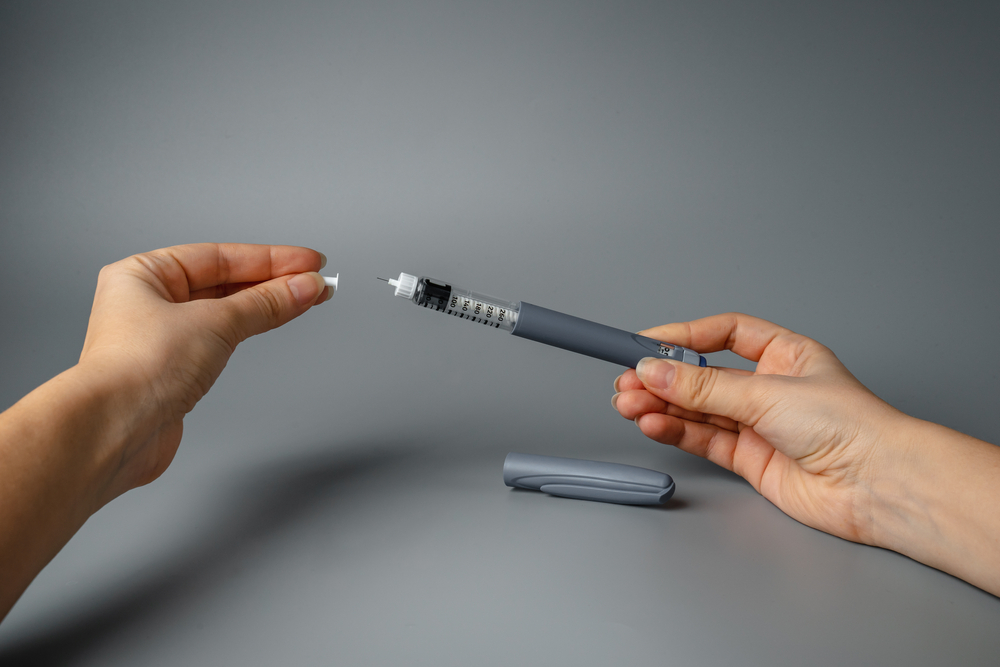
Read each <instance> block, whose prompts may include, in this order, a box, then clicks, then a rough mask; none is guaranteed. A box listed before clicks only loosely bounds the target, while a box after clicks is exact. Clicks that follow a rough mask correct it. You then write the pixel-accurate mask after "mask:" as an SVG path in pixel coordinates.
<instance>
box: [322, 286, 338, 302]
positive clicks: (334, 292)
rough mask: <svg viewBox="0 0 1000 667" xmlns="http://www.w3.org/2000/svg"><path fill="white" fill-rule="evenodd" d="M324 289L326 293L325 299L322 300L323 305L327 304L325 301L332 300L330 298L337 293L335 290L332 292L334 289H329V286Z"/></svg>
mask: <svg viewBox="0 0 1000 667" xmlns="http://www.w3.org/2000/svg"><path fill="white" fill-rule="evenodd" d="M326 289H327V293H326V298H325V299H323V302H324V303H325V302H327V301H329V300H330V299H332V298H333V295H334V294H336V293H337V292H336V290H334V289H333V288H332V287H330V286H329V285H327V288H326Z"/></svg>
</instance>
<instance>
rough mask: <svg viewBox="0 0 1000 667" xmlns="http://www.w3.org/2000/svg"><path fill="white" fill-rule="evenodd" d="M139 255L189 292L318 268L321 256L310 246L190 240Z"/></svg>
mask: <svg viewBox="0 0 1000 667" xmlns="http://www.w3.org/2000/svg"><path fill="white" fill-rule="evenodd" d="M138 257H139V258H145V259H147V260H151V263H152V265H153V266H149V264H147V266H149V268H151V269H153V270H154V271H156V272H157V273H159V274H160V277H161V279H163V281H164V282H165V283H166V284H167V285H168V287H173V286H174V284H176V281H178V280H179V279H183V280H184V282H185V283H186V287H187V291H188V292H194V291H197V290H200V289H205V288H208V287H215V286H217V285H225V284H230V283H256V282H261V281H265V280H270V279H272V278H278V277H279V276H285V275H288V274H291V273H305V272H307V271H319V269H320V268H321V265H322V264H323V260H324V257H323V255H322V254H321V253H319V252H317V251H315V250H312V249H310V248H302V247H299V246H285V245H256V244H250V243H193V244H190V245H179V246H172V247H170V248H162V249H160V250H153V251H152V252H148V253H144V254H143V255H139V256H138ZM172 283H173V284H172ZM171 291H173V290H171Z"/></svg>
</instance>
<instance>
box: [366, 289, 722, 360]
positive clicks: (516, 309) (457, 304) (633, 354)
mask: <svg viewBox="0 0 1000 667" xmlns="http://www.w3.org/2000/svg"><path fill="white" fill-rule="evenodd" d="M379 280H384V281H386V282H387V283H389V285H391V286H392V287H395V288H396V296H398V297H402V298H404V299H408V300H410V301H411V302H413V303H415V304H417V305H418V306H423V307H424V308H429V309H431V310H433V311H436V312H440V313H445V314H447V315H453V316H455V317H458V318H460V319H464V320H469V321H470V322H476V323H478V324H483V325H485V326H487V327H490V328H491V329H503V330H504V331H509V332H510V333H512V334H514V335H515V336H519V337H521V338H528V339H530V340H534V341H538V342H539V343H545V344H546V345H552V346H554V347H561V348H562V349H564V350H569V351H570V352H576V353H577V354H583V355H586V356H588V357H594V358H595V359H603V360H604V361H610V362H611V363H613V364H618V365H619V366H627V367H629V368H635V367H636V364H638V363H639V360H641V359H642V358H643V357H665V358H667V359H674V360H676V361H682V362H684V363H686V364H693V365H695V366H706V365H707V362H706V361H705V357H703V356H701V355H700V354H698V353H697V352H695V351H694V350H689V349H688V348H686V347H681V346H679V345H674V344H672V343H665V342H662V341H658V340H654V339H652V338H647V337H646V336H640V335H639V334H634V333H631V332H628V331H624V330H622V329H615V328H614V327H609V326H605V325H603V324H598V323H597V322H591V321H590V320H585V319H582V318H579V317H573V316H572V315H566V314H565V313H560V312H558V311H555V310H549V309H548V308H542V307H541V306H536V305H534V304H530V303H527V302H526V301H518V302H513V301H504V300H503V299H496V298H494V297H491V296H487V295H485V294H480V293H478V292H472V291H470V290H467V289H463V288H461V287H457V286H455V285H449V284H448V283H445V282H443V281H440V280H436V279H431V278H427V277H424V276H421V277H419V278H418V277H417V276H411V275H410V274H408V273H400V274H399V278H397V279H395V280H389V279H387V278H379Z"/></svg>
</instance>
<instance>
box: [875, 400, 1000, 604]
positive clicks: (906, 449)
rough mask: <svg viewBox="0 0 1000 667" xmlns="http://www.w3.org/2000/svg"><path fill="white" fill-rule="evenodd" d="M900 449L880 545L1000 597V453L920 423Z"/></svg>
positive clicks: (886, 487)
mask: <svg viewBox="0 0 1000 667" xmlns="http://www.w3.org/2000/svg"><path fill="white" fill-rule="evenodd" d="M897 442H898V444H899V447H897V448H895V451H896V452H897V460H896V461H893V462H891V463H890V465H891V471H890V472H888V473H887V474H885V475H884V476H883V480H882V481H881V482H880V484H879V491H878V494H877V497H878V502H877V503H876V506H875V508H874V512H873V514H874V519H875V526H876V534H875V536H874V538H875V542H876V544H877V545H878V546H882V547H885V548H888V549H892V550H894V551H898V552H900V553H902V554H905V555H907V556H909V557H911V558H913V559H914V560H918V561H920V562H922V563H925V564H927V565H930V566H931V567H935V568H938V569H940V570H944V571H945V572H948V573H950V574H953V575H955V576H956V577H959V578H960V579H963V580H965V581H968V582H969V583H971V584H973V585H974V586H977V587H979V588H982V589H984V590H986V591H989V592H990V593H993V594H994V595H1000V447H997V446H995V445H991V444H989V443H987V442H983V441H982V440H977V439H976V438H973V437H970V436H967V435H964V434H962V433H958V432H957V431H953V430H951V429H949V428H945V427H944V426H939V425H937V424H933V423H930V422H925V421H921V420H917V419H913V420H910V421H909V422H907V424H906V425H905V426H904V428H903V429H902V431H901V432H900V433H899V434H898V441H897Z"/></svg>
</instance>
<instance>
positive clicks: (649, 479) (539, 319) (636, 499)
mask: <svg viewBox="0 0 1000 667" xmlns="http://www.w3.org/2000/svg"><path fill="white" fill-rule="evenodd" d="M338 277H339V274H338ZM379 280H384V281H385V282H387V283H389V285H390V286H391V287H394V288H395V290H396V291H395V295H396V296H398V297H402V298H404V299H407V300H409V301H411V302H412V303H415V304H416V305H418V306H423V307H424V308H429V309H430V310H433V311H435V312H439V313H445V314H446V315H453V316H455V317H457V318H459V319H464V320H469V321H471V322H476V323H478V324H483V325H485V326H487V327H490V328H492V329H503V330H504V331H508V332H510V333H511V334H513V335H515V336H519V337H521V338H528V339H530V340H534V341H537V342H539V343H545V344H546V345H552V346H553V347H560V348H562V349H564V350H569V351H570V352H576V353H578V354H583V355H586V356H588V357H594V358H596V359H602V360H604V361H610V362H611V363H613V364H619V365H621V366H627V367H629V368H635V367H636V365H637V364H638V363H639V361H640V360H642V359H643V358H644V357H649V356H662V357H666V358H668V359H674V360H676V361H680V362H683V363H686V364H694V365H695V366H706V365H707V362H706V360H705V357H703V356H701V355H700V354H698V353H697V352H695V351H694V350H689V349H688V348H686V347H681V346H680V345H674V344H673V343H667V342H664V341H659V340H655V339H653V338H647V337H646V336H640V335H638V334H634V333H631V332H628V331H624V330H622V329H615V328H614V327H609V326H605V325H603V324H598V323H597V322H591V321H590V320H585V319H582V318H579V317H574V316H572V315H567V314H565V313H560V312H558V311H555V310H549V309H548V308H542V307H541V306H536V305H534V304H531V303H527V302H525V301H518V302H516V303H515V302H512V301H504V300H503V299H497V298H494V297H491V296H487V295H485V294H480V293H478V292H472V291H470V290H467V289H464V288H461V287H457V286H455V285H450V284H448V283H445V282H444V281H441V280H436V279H431V278H427V277H425V276H421V277H417V276H413V275H410V274H408V273H400V274H399V277H398V278H396V279H393V280H390V279H388V278H379ZM326 281H327V284H328V285H330V286H331V287H332V288H333V289H336V287H337V281H336V278H327V279H326ZM503 479H504V483H505V484H506V485H507V486H512V487H517V488H523V489H535V490H540V491H544V492H546V493H548V494H550V495H554V496H562V497H565V498H576V499H579V500H597V501H602V502H610V503H620V504H626V505H659V504H663V503H665V502H667V500H669V499H670V497H671V496H672V495H673V493H674V481H673V480H672V479H671V478H670V475H666V474H664V473H661V472H656V471H654V470H647V469H645V468H638V467H636V466H629V465H622V464H618V463H605V462H601V461H583V460H579V459H567V458H561V457H555V456H536V455H533V454H519V453H517V452H511V453H510V454H508V455H507V459H506V460H505V461H504V469H503Z"/></svg>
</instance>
